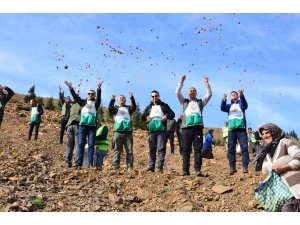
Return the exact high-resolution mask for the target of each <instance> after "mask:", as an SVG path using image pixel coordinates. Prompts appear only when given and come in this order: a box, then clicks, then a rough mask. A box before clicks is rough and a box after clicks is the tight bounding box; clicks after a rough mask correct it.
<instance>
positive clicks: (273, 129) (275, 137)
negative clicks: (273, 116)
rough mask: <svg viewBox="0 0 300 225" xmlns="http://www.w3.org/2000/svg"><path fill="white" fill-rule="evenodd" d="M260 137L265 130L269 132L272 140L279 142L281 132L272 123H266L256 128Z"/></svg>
mask: <svg viewBox="0 0 300 225" xmlns="http://www.w3.org/2000/svg"><path fill="white" fill-rule="evenodd" d="M258 130H259V133H260V135H261V136H262V131H263V130H267V131H269V132H270V134H271V136H272V138H273V140H276V141H278V140H280V139H281V138H282V135H283V132H282V129H281V128H280V127H278V126H277V125H276V124H274V123H266V124H264V125H262V126H260V127H259V128H258Z"/></svg>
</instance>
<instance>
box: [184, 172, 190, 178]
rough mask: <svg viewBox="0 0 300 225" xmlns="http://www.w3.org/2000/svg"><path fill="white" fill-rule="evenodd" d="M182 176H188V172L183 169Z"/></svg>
mask: <svg viewBox="0 0 300 225" xmlns="http://www.w3.org/2000/svg"><path fill="white" fill-rule="evenodd" d="M182 176H184V177H185V176H190V172H186V171H183V173H182Z"/></svg>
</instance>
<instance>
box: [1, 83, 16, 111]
mask: <svg viewBox="0 0 300 225" xmlns="http://www.w3.org/2000/svg"><path fill="white" fill-rule="evenodd" d="M3 89H4V90H6V91H7V95H6V94H4V93H2V94H0V103H1V104H0V112H1V111H2V112H3V111H4V107H5V106H6V103H7V102H8V101H9V100H10V99H11V97H12V96H13V95H14V94H15V93H14V92H13V90H11V89H10V88H9V87H3Z"/></svg>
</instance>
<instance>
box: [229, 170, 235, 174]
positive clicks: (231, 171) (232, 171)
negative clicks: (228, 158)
mask: <svg viewBox="0 0 300 225" xmlns="http://www.w3.org/2000/svg"><path fill="white" fill-rule="evenodd" d="M235 173H237V170H236V169H230V172H229V175H233V174H235Z"/></svg>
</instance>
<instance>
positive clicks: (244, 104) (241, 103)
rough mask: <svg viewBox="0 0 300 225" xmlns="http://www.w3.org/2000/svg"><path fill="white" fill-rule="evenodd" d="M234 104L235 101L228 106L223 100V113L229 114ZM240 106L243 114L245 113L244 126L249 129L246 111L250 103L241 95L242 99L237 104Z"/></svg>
mask: <svg viewBox="0 0 300 225" xmlns="http://www.w3.org/2000/svg"><path fill="white" fill-rule="evenodd" d="M233 103H234V101H233V100H231V103H230V104H226V101H225V100H224V99H222V102H221V111H222V112H227V113H228V114H229V110H230V107H231V105H232V104H233ZM236 103H238V104H239V106H240V108H241V110H242V112H243V115H244V124H245V129H246V128H247V123H246V115H245V111H246V109H247V108H248V103H247V101H246V98H245V96H244V95H241V96H240V99H239V100H238V101H237V102H236Z"/></svg>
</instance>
